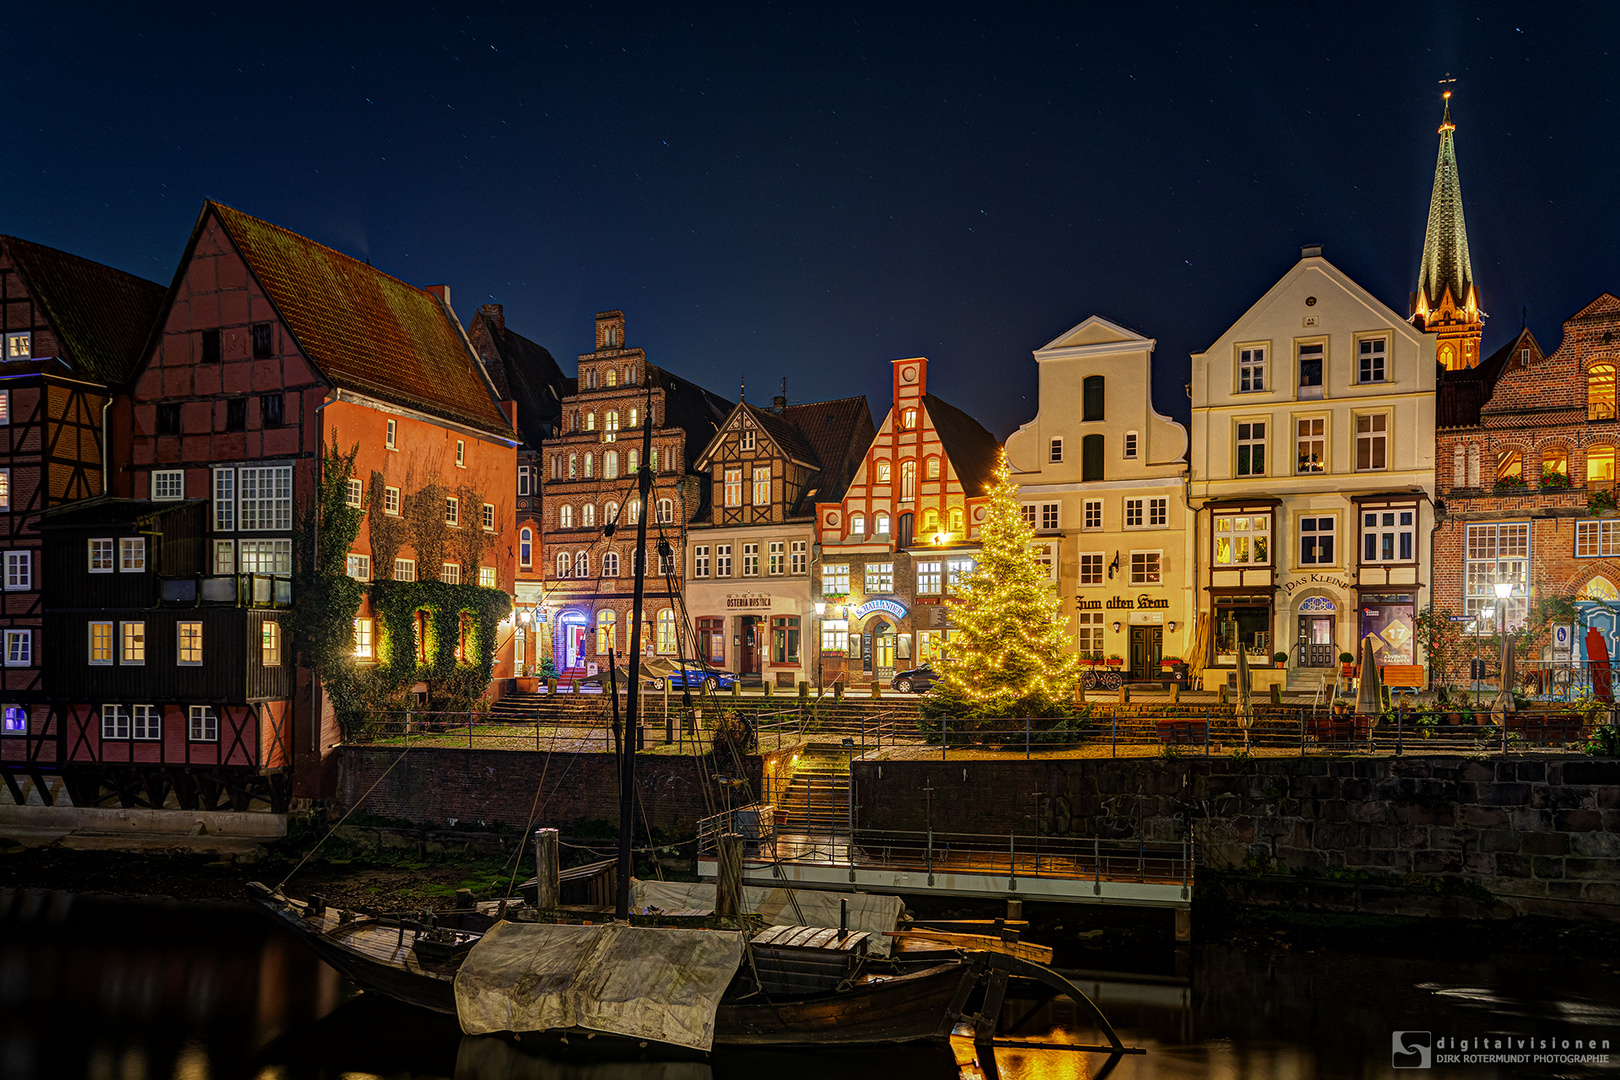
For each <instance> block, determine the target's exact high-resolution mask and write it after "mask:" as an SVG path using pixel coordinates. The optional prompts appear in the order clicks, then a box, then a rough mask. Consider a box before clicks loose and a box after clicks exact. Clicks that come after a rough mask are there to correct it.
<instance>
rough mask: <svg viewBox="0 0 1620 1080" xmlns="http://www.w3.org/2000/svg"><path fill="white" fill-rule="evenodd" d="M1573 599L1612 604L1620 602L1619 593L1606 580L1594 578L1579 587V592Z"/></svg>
mask: <svg viewBox="0 0 1620 1080" xmlns="http://www.w3.org/2000/svg"><path fill="white" fill-rule="evenodd" d="M1575 599H1577V600H1602V601H1604V602H1605V603H1610V604H1612V603H1614V602H1615V601H1616V600H1620V591H1617V590H1616V589H1615V587H1614V584H1613V583H1612V582H1611V581H1609V579H1608V578H1605V577H1594V578H1592V580H1591V581H1588V582H1587V583H1586V584H1585V585H1582V586H1581V591H1580V592H1578V593H1576V594H1575Z"/></svg>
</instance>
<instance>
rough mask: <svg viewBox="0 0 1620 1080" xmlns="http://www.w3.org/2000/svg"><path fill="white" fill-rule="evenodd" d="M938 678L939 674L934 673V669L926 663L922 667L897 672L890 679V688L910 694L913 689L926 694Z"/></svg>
mask: <svg viewBox="0 0 1620 1080" xmlns="http://www.w3.org/2000/svg"><path fill="white" fill-rule="evenodd" d="M937 678H939V676H938V675H936V674H934V669H933V668H931V667H929V666H928V665H927V664H924V665H923V666H922V667H917V668H912V669H911V670H910V671H897V672H895V673H894V678H892V679H890V680H889V689H891V690H898V691H900V692H901V693H902V694H909V693H912V692H913V691H915V692H916V693H919V694H926V693H927V692H928V688H929V687H931V686H933V685H934V680H935V679H937Z"/></svg>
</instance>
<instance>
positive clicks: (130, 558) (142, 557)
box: [118, 536, 146, 574]
mask: <svg viewBox="0 0 1620 1080" xmlns="http://www.w3.org/2000/svg"><path fill="white" fill-rule="evenodd" d="M145 569H146V537H144V536H121V537H119V538H118V571H119V573H123V574H139V573H141V572H142V571H144V570H145Z"/></svg>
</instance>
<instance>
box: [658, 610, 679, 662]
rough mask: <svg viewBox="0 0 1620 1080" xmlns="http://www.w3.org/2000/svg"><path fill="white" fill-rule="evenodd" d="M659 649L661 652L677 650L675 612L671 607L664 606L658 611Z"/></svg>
mask: <svg viewBox="0 0 1620 1080" xmlns="http://www.w3.org/2000/svg"><path fill="white" fill-rule="evenodd" d="M658 651H659V652H660V653H673V652H674V651H675V612H674V611H673V610H672V609H670V608H664V609H663V610H661V611H659V613H658Z"/></svg>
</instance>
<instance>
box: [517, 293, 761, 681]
mask: <svg viewBox="0 0 1620 1080" xmlns="http://www.w3.org/2000/svg"><path fill="white" fill-rule="evenodd" d="M624 328H625V322H624V312H622V311H604V312H601V313H599V314H598V315H597V316H596V347H595V349H593V350H592V351H591V352H588V353H582V354H580V357H579V368H578V375H577V376H576V377H575V380H574V383H575V385H574V391H573V393H571V394H569V395H568V396H566V397H565V398H564V399H563V402H562V412H563V425H562V432H561V433H560V434H559V435H557V437H556V438H555V439H553V440H551V442H550V443H549V444H547V446H546V447H545V452H544V457H545V459H546V471H545V497H544V501H543V506H542V554H541V558H542V559H543V561H544V568H545V584H544V591H543V593H542V595H541V598H540V604H539V607H538V609H537V610H536V611H534V612H532V613H531V614H532V616H533V617H534V619H535V620H536V625H539V626H541V627H543V628H544V630H543V631H541V632H537V635H536V636H537V637H541V638H542V640H545V639H549V641H550V653H549V656H547V655H546V654H545V653H544V652H543V651H542V654H541V655H540V657H539V658H540V659H541V660H545V659H548V658H549V659H551V660H552V661H553V663H555V665H556V667H557V669H558V670H559V671H560V672H562V673H563V674H565V675H584V674H587V673H588V672H590V671H592V670H594V669H595V668H597V667H599V666H600V665H603V664H606V663H607V655H608V652H609V651H610V650H611V651H612V652H613V653H614V654H615V655H623V654H624V653H625V652H626V650H628V649H629V647H630V639H631V633H632V627H631V625H630V615H631V594H632V592H633V587H634V582H635V564H634V562H633V561H632V560H633V559H634V558H635V550H634V549H635V537H636V523H637V520H638V515H639V514H640V513H641V512H642V508H641V507H640V505H639V504H638V503H637V501H636V498H635V493H636V473H637V470H638V469H639V468H640V467H641V464H642V461H643V459H644V457H643V456H644V455H645V460H646V462H647V463H648V465H649V467H650V468H651V469H652V470H653V489H652V493H651V495H650V496H649V503H650V505H649V506H648V507H647V512H648V513H650V514H651V517H650V518H649V519H648V522H647V526H648V528H647V547H648V550H649V551H650V552H652V554H653V557H652V558H651V559H650V560H649V561H648V563H647V577H646V603H645V607H644V616H643V618H644V623H645V625H644V626H643V628H642V637H641V642H642V650H643V652H645V653H656V654H659V655H667V656H675V655H677V654H678V652H679V649H678V636H677V635H678V634H679V633H680V630H679V627H680V625H681V620H680V612H679V610H678V609H679V600H680V597H681V586H682V577H683V574H682V563H683V559H684V556H683V554H682V550H683V545H684V543H685V540H686V530H687V526H688V525H689V524H690V523H691V522H693V521H697V520H699V519H701V518H702V517H703V516H704V514H705V513H706V512H707V510H708V500H709V483H708V478H707V476H705V475H704V474H703V473H701V472H699V471H697V468H696V465H697V458H698V454H699V453H701V452H702V450H703V448H704V447H706V446H707V445H708V444H709V440H710V439H711V438H712V437H713V435H714V432H715V429H716V428H717V427H718V426H719V425H720V424H721V423H722V422H723V421H724V420H725V418H726V417H727V415H729V414H730V412H731V410H732V407H733V406H732V403H731V402H729V401H727V400H725V399H724V398H722V397H720V396H719V395H718V394H713V393H710V392H709V391H707V390H705V389H703V388H702V387H700V386H697V385H696V384H694V383H691V382H688V381H687V380H685V379H682V378H678V377H677V376H674V375H671V374H670V373H669V372H667V371H664V370H663V369H661V368H658V367H656V366H654V365H653V364H650V363H648V362H647V355H646V353H645V352H644V351H643V350H642V349H639V348H631V347H629V346H628V345H627V344H626V343H625V336H624ZM519 615H520V618H521V615H522V613H521V612H520V613H519Z"/></svg>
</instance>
